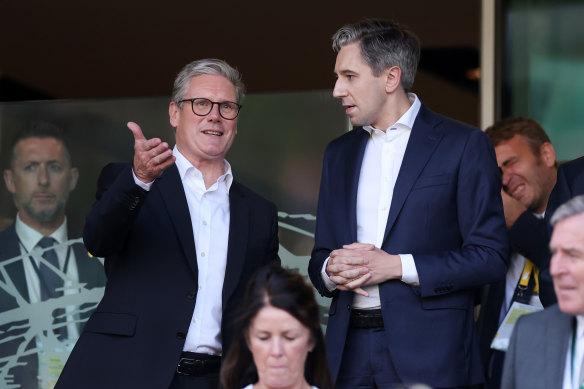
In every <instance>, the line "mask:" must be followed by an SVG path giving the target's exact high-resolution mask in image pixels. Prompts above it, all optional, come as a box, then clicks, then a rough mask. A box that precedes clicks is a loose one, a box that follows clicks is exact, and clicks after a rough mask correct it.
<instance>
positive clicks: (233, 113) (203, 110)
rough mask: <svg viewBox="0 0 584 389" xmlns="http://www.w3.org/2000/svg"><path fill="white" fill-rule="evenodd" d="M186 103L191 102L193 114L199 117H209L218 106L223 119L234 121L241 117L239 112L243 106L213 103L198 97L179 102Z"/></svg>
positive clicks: (228, 102) (230, 102)
mask: <svg viewBox="0 0 584 389" xmlns="http://www.w3.org/2000/svg"><path fill="white" fill-rule="evenodd" d="M185 101H190V102H191V108H192V109H193V113H194V114H195V115H197V116H207V115H208V114H209V113H211V111H212V110H213V106H214V105H215V104H217V106H218V107H219V115H221V117H222V118H223V119H227V120H233V119H235V118H236V117H237V115H239V110H240V109H241V107H242V106H241V105H239V104H237V103H234V102H233V101H221V102H216V101H211V100H209V99H205V98H202V97H196V98H194V99H185V100H181V101H179V103H184V102H185Z"/></svg>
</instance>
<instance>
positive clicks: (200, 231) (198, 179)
mask: <svg viewBox="0 0 584 389" xmlns="http://www.w3.org/2000/svg"><path fill="white" fill-rule="evenodd" d="M172 153H173V155H174V156H175V157H176V162H175V163H176V166H177V168H178V172H179V175H180V178H181V180H182V184H183V187H184V191H185V196H186V198H187V204H188V207H189V214H190V217H191V223H192V226H193V235H194V241H193V245H194V246H195V249H196V252H197V269H198V285H199V287H198V291H197V298H196V302H195V311H194V313H193V317H192V319H191V322H190V324H189V330H188V332H187V337H186V340H185V344H184V347H183V351H190V352H197V353H204V354H213V355H221V316H222V311H223V306H222V297H221V295H222V291H223V281H224V279H225V267H226V265H227V244H228V239H229V222H230V212H229V189H230V188H231V183H232V182H233V174H232V172H231V166H230V165H229V163H228V162H227V161H226V160H224V162H223V164H224V167H223V171H224V172H225V173H224V174H223V175H222V176H221V177H219V178H218V179H217V182H215V183H214V184H213V185H212V186H211V187H210V188H209V189H207V188H206V187H205V181H204V180H203V174H202V173H201V171H200V170H198V169H197V168H195V167H194V166H193V165H192V164H191V163H190V162H189V161H188V160H187V159H186V158H185V157H184V155H182V154H181V153H180V151H179V150H178V148H177V147H176V146H175V147H174V149H173V151H172ZM134 181H135V182H136V183H137V184H138V185H140V186H141V187H142V188H144V189H146V190H150V186H151V185H152V183H149V184H144V183H142V182H141V181H140V180H138V178H137V177H136V176H135V175H134Z"/></svg>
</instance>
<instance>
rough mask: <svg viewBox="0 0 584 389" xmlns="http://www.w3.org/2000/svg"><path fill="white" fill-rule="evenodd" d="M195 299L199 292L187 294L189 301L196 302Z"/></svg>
mask: <svg viewBox="0 0 584 389" xmlns="http://www.w3.org/2000/svg"><path fill="white" fill-rule="evenodd" d="M195 297H197V292H190V293H189V294H187V298H188V299H189V300H194V299H195Z"/></svg>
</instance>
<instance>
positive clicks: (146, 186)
mask: <svg viewBox="0 0 584 389" xmlns="http://www.w3.org/2000/svg"><path fill="white" fill-rule="evenodd" d="M132 177H134V182H135V183H136V185H138V186H139V187H140V188H142V189H144V190H145V191H146V192H150V187H151V186H152V184H154V181H152V182H148V183H146V182H142V181H140V180H139V179H138V177H136V174H135V173H134V169H132Z"/></svg>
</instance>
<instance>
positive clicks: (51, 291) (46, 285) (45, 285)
mask: <svg viewBox="0 0 584 389" xmlns="http://www.w3.org/2000/svg"><path fill="white" fill-rule="evenodd" d="M54 245H55V239H53V238H51V237H48V236H45V237H44V238H42V239H41V240H40V241H39V243H38V246H39V247H41V248H43V249H46V248H48V247H50V249H48V250H46V251H45V252H44V253H43V258H44V259H45V260H46V261H47V262H48V263H50V264H51V265H53V266H54V267H56V268H57V269H58V268H59V259H58V258H57V253H56V252H55V250H54V249H53V246H54ZM39 277H40V278H41V301H44V300H47V299H49V298H55V297H60V296H62V295H63V291H62V290H57V289H60V288H62V287H63V278H61V276H60V275H59V274H57V273H55V272H54V271H53V269H51V268H49V267H48V266H47V265H46V264H45V263H44V262H43V263H41V264H40V266H39Z"/></svg>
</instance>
